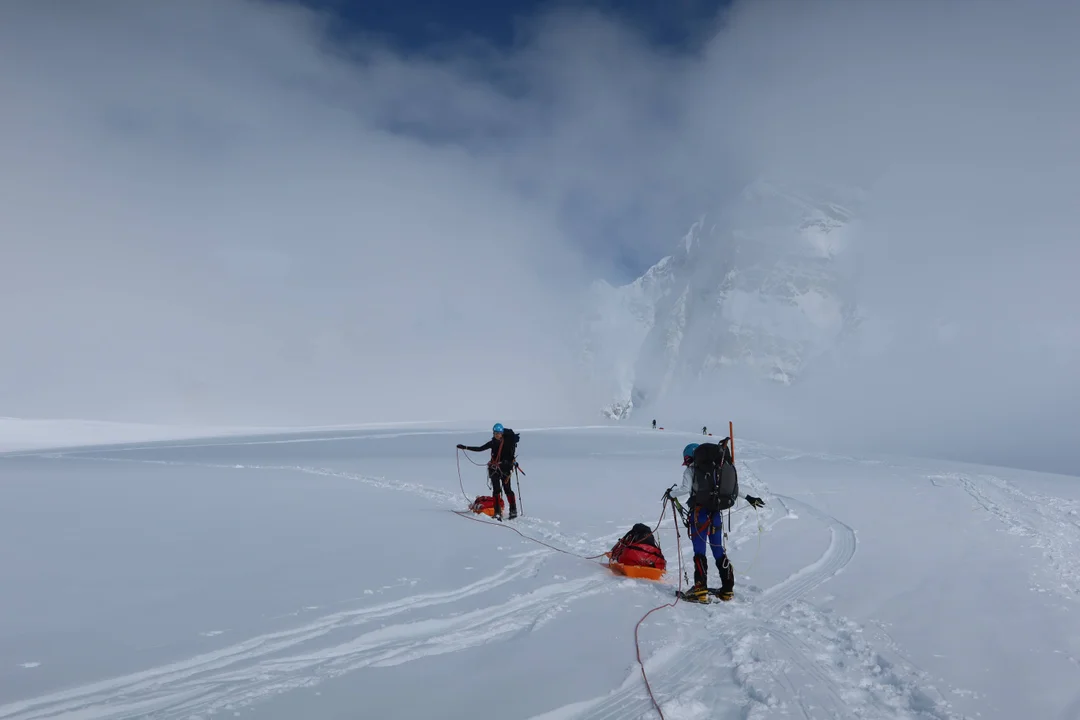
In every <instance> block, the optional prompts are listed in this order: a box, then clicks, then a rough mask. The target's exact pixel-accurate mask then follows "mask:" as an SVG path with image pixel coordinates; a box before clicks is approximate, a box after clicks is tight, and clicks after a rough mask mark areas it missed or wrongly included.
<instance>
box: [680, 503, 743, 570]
mask: <svg viewBox="0 0 1080 720" xmlns="http://www.w3.org/2000/svg"><path fill="white" fill-rule="evenodd" d="M720 513H721V511H720V510H717V511H715V512H709V511H707V510H703V509H702V508H701V507H700V506H698V507H694V508H691V509H690V512H689V513H688V514H687V517H688V520H689V524H688V526H687V528H686V530H687V532H689V533H690V541H691V542H693V543H694V585H696V586H704V585H706V584H707V580H708V576H709V565H708V561H706V559H705V543H706V540H707V541H708V544H709V546H710V547H711V548H712V554H713V557H714V558H716V569H717V571H718V572H719V573H720V589H721V590H731V589H733V588H734V587H735V570H734V569H733V568H732V567H731V562H729V561H728V559H727V555H726V554H725V553H724V520H723V518H722V517H721V515H720Z"/></svg>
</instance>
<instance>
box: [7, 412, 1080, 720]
mask: <svg viewBox="0 0 1080 720" xmlns="http://www.w3.org/2000/svg"><path fill="white" fill-rule="evenodd" d="M510 420H511V419H507V418H504V421H505V422H507V424H512V425H514V426H515V429H516V430H517V431H518V432H520V433H521V435H522V444H521V453H520V461H521V464H522V466H523V468H525V469H526V471H527V473H528V475H527V476H526V477H524V478H521V479H520V488H521V495H520V497H521V509H522V512H523V514H522V516H521V517H520V518H518V520H516V521H514V522H513V523H505V524H500V523H496V522H494V521H491V520H487V519H480V518H478V517H477V516H471V515H469V514H468V513H466V515H465V516H461V515H456V514H455V513H454V511H461V510H464V508H465V507H466V506H467V501H468V500H471V498H472V496H474V495H476V494H482V493H484V491H485V482H484V471H483V468H482V467H474V466H472V465H470V464H468V463H466V462H464V461H461V475H460V478H459V476H458V472H457V469H456V467H455V451H454V445H455V443H457V442H459V441H465V442H477V441H479V440H482V439H484V437H485V436H486V434H487V433H488V432H489V430H488V429H487V428H486V427H485V428H477V427H475V426H471V425H457V426H452V427H447V426H444V425H429V424H425V423H417V424H415V425H407V426H402V425H399V426H386V427H379V426H377V425H372V426H369V427H367V428H363V429H341V430H322V431H318V432H316V431H300V430H298V431H296V432H290V433H280V432H279V433H273V434H259V435H254V436H241V435H231V436H222V437H202V438H194V437H187V436H189V435H190V433H191V431H192V429H190V428H185V429H178V430H177V432H178V433H181V432H182V434H183V435H184V436H185V439H177V440H163V439H161V433H162V432H163V431H161V430H160V429H158V430H154V431H150V430H147V429H139V428H137V427H135V426H132V427H131V428H129V430H130V433H131V434H130V438H129V439H131V440H132V442H131V443H127V444H121V445H115V444H113V445H106V444H99V445H89V446H86V445H84V446H80V447H68V446H66V444H67V443H72V442H76V443H82V442H86V437H87V434H86V433H74V434H73V436H70V437H69V436H66V435H64V434H63V433H64V432H70V431H72V430H73V427H72V425H71V424H70V423H67V424H63V425H58V426H57V434H56V435H55V436H54V437H53V441H52V444H51V447H43V443H44V440H43V438H41V437H39V436H38V437H33V438H31V439H32V440H33V443H32V446H30V443H28V446H27V447H26V448H25V449H22V450H13V451H11V452H8V453H6V454H2V455H0V474H2V477H3V478H4V481H3V482H2V483H0V577H3V578H4V592H3V593H0V718H2V719H3V720H39V719H41V718H60V717H63V718H80V719H82V720H107V719H112V720H118V719H120V718H159V719H168V718H177V719H178V720H179V719H183V720H191V719H192V718H201V719H207V718H212V717H223V716H227V717H257V718H272V719H277V718H281V719H283V720H284V719H285V718H297V717H305V718H332V717H363V718H369V717H370V718H392V717H393V718H414V717H417V718H418V717H425V718H426V717H438V718H446V719H447V720H457V719H459V718H460V719H461V720H466V719H468V720H476V719H477V718H493V719H494V718H499V719H500V720H501V719H503V718H506V719H509V720H513V719H517V718H520V719H523V720H524V719H526V718H532V719H533V720H571V719H574V718H580V719H582V720H601V719H602V718H611V719H614V718H620V719H626V720H638V719H640V720H646V719H648V720H652V719H654V718H657V717H659V715H658V714H657V712H656V709H655V708H654V707H653V704H652V701H651V699H650V697H649V694H648V692H647V690H646V687H645V684H644V681H643V678H642V674H641V671H642V667H641V666H639V665H638V663H637V660H636V646H635V642H634V628H635V624H636V623H638V621H639V620H641V618H642V616H643V615H644V614H645V613H646V612H648V611H649V610H650V609H653V608H657V607H659V608H660V609H659V610H657V611H656V612H654V613H653V614H652V615H650V616H649V617H648V618H647V619H646V620H645V621H644V622H642V623H641V626H640V637H639V639H640V650H641V658H642V661H643V663H644V670H645V672H646V674H647V677H648V680H649V684H650V686H651V688H652V690H653V693H654V695H655V697H656V700H657V702H658V703H659V705H660V708H661V709H662V711H663V713H664V717H665V718H666V719H667V720H704V719H705V718H710V719H714V720H729V719H730V720H735V719H736V718H738V719H740V720H742V719H745V718H751V719H752V720H771V719H773V718H776V719H780V718H790V717H799V718H806V719H807V720H817V719H819V718H820V719H822V720H824V719H825V718H851V719H854V720H914V719H915V718H929V719H932V720H976V719H978V720H1009V719H1011V718H1016V717H1039V718H1071V717H1076V715H1077V712H1078V711H1080V692H1078V690H1077V687H1078V685H1077V682H1076V680H1077V677H1078V673H1080V632H1078V630H1080V627H1078V619H1077V602H1078V601H1080V560H1078V558H1080V552H1078V549H1080V482H1077V479H1076V478H1073V477H1064V476H1057V475H1049V474H1045V473H1035V472H1026V471H1020V470H1007V469H1002V468H992V467H985V466H978V465H970V464H961V463H952V462H944V461H933V460H925V459H919V458H904V457H873V456H842V455H830V454H827V453H821V452H817V451H812V450H811V451H804V450H799V449H793V448H785V447H779V446H777V445H775V444H772V443H768V442H762V441H760V440H758V439H755V438H742V439H737V442H736V445H735V450H736V463H737V465H738V468H739V471H740V484H741V485H742V486H743V491H744V492H747V493H751V494H754V495H757V496H761V497H762V498H764V500H765V502H766V503H767V504H766V506H765V507H764V508H763V509H762V510H761V511H759V512H757V511H754V510H753V509H751V508H750V507H749V506H748V505H746V504H745V503H741V504H740V506H739V507H738V508H737V509H736V510H735V511H734V512H732V513H731V515H730V518H729V519H730V523H729V527H728V528H727V530H728V533H729V537H728V540H727V543H728V550H729V553H730V556H731V558H732V562H733V564H734V566H735V572H736V599H735V600H734V601H733V602H731V603H724V604H717V605H709V606H704V607H703V606H699V605H692V604H687V603H678V604H675V605H673V606H671V605H670V603H671V601H672V600H673V590H674V588H675V587H677V586H678V585H679V583H680V582H681V581H684V579H683V578H681V577H680V573H679V571H678V569H679V566H680V564H681V565H682V567H683V568H684V569H685V568H687V567H689V565H690V553H691V552H692V551H691V549H690V547H689V545H688V542H687V539H686V537H685V532H683V531H682V529H681V528H679V529H678V530H677V529H676V528H675V527H674V526H673V525H672V524H671V522H672V521H671V517H670V514H669V515H668V516H667V517H661V515H660V510H661V502H660V497H661V494H662V493H663V490H664V488H666V487H667V486H668V485H670V484H671V483H672V482H674V481H676V480H677V479H678V477H679V476H680V474H681V468H680V457H679V456H680V451H681V447H682V446H683V444H684V443H685V442H687V441H688V440H689V439H692V438H695V437H697V438H700V435H697V434H696V433H694V432H690V431H689V430H692V429H687V428H681V429H680V428H674V427H668V429H667V430H665V431H659V430H656V431H653V430H650V429H647V428H635V427H632V426H631V425H630V424H623V425H620V426H593V427H552V426H532V425H529V424H528V423H525V422H521V423H517V422H511V421H510ZM14 424H15V421H14V420H12V421H11V422H9V423H8V425H7V426H6V427H7V429H8V430H12V429H13V426H14ZM738 427H739V426H738V424H737V423H736V433H737V437H739V436H738ZM113 430H114V431H116V430H118V429H117V428H113ZM35 432H37V431H36V430H35ZM151 438H153V440H152V441H151ZM119 440H120V437H119V433H118V432H114V433H113V434H112V435H111V436H110V438H109V440H108V441H109V442H117V441H119ZM6 444H7V446H8V447H12V446H14V445H16V444H17V443H16V442H15V441H14V440H9V441H8V442H7V443H6ZM658 520H659V521H660V525H659V529H658V533H657V538H658V540H659V542H660V545H661V548H662V549H663V551H664V553H665V555H666V556H667V557H668V559H669V562H670V563H671V568H672V570H671V572H669V575H668V577H667V578H665V580H664V581H663V582H659V583H654V582H649V581H644V580H633V579H628V578H622V577H618V576H615V575H613V574H612V573H611V572H610V571H608V570H607V569H606V568H604V567H602V566H601V565H600V564H598V562H597V561H596V560H590V559H588V558H589V557H590V556H595V555H597V554H598V553H602V552H604V551H605V550H607V549H609V548H610V547H611V546H612V544H614V542H615V540H616V539H617V538H618V537H619V536H620V535H621V534H622V533H624V532H625V531H626V530H628V529H629V528H630V527H631V526H632V524H633V523H636V522H645V523H648V524H649V525H650V526H654V525H656V523H657V522H658ZM511 528H513V530H516V531H517V532H514V531H512V530H511ZM710 565H711V563H710ZM710 570H711V573H712V575H711V577H713V578H715V576H716V571H715V568H710Z"/></svg>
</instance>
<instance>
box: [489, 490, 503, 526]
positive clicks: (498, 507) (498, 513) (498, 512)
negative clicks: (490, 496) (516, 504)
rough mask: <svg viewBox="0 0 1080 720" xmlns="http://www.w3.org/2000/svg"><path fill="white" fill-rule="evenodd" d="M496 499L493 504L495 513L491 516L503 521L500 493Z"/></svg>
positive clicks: (492, 507)
mask: <svg viewBox="0 0 1080 720" xmlns="http://www.w3.org/2000/svg"><path fill="white" fill-rule="evenodd" d="M494 500H495V503H494V504H493V505H492V506H491V509H492V510H493V511H494V514H493V515H492V516H491V517H493V518H495V519H496V520H498V521H499V522H502V497H501V496H499V495H495V496H494Z"/></svg>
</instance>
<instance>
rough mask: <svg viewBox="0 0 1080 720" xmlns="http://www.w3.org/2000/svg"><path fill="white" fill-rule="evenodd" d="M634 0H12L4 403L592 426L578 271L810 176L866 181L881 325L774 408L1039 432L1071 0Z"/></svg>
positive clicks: (1048, 410) (1048, 358)
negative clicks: (357, 0)
mask: <svg viewBox="0 0 1080 720" xmlns="http://www.w3.org/2000/svg"><path fill="white" fill-rule="evenodd" d="M407 6H408V7H410V8H411V9H412V10H413V11H415V12H418V13H422V12H423V11H424V7H425V6H423V5H415V6H410V5H409V4H408V3H405V2H402V3H398V4H395V6H394V7H396V8H406V7H407ZM595 7H600V9H595ZM642 7H645V6H642V5H636V6H631V7H629V9H628V10H625V11H620V10H619V7H618V4H617V3H614V2H611V3H606V4H605V5H604V6H602V7H601V6H594V9H590V8H588V7H586V6H584V5H583V4H581V3H573V4H563V5H561V6H559V7H554V6H548V5H543V4H540V3H518V4H511V5H507V6H500V9H498V10H492V9H490V8H489V12H487V13H485V12H484V10H483V8H482V7H481V6H479V5H477V6H475V7H474V6H473V5H470V4H466V5H463V6H461V8H462V9H461V12H460V14H458V15H452V14H451V15H447V14H446V13H445V12H444V13H441V14H437V16H436V17H435V21H434V22H432V23H431V24H430V25H428V26H425V27H424V28H423V29H422V30H421V29H420V26H419V25H418V26H417V28H418V29H417V32H416V34H415V35H410V34H409V33H408V31H407V28H408V27H409V24H408V21H407V18H408V17H412V15H409V14H408V13H406V12H405V11H404V10H401V11H400V12H398V13H397V14H396V15H394V16H393V19H392V21H391V20H389V19H388V20H385V21H382V22H378V21H376V20H374V19H373V17H376V16H374V15H372V13H370V12H368V13H366V14H365V13H364V12H361V11H358V10H357V9H356V7H353V8H352V9H350V8H349V7H348V6H347V4H344V3H341V2H337V0H325V2H320V3H317V4H316V5H315V6H314V9H313V8H312V7H305V6H302V5H299V4H295V3H264V2H254V1H253V0H192V1H191V2H185V3H168V4H165V3H145V2H138V1H137V0H129V1H110V2H106V1H102V2H96V3H85V2H77V1H71V2H50V3H41V2H29V1H26V2H9V3H4V4H2V5H0V96H2V97H3V98H4V100H3V103H2V106H0V158H2V168H3V170H2V171H0V243H2V250H3V260H4V262H3V263H2V264H0V300H2V302H3V305H2V310H0V331H2V332H3V333H4V344H3V346H2V349H0V364H2V365H0V368H2V375H0V402H2V403H3V407H4V409H3V410H2V411H0V412H2V413H3V414H7V415H45V416H57V415H66V416H81V417H88V416H90V417H112V418H132V419H192V420H212V421H216V422H252V421H261V422H274V421H281V422H306V421H312V422H324V421H325V422H330V421H346V420H357V421H360V420H382V419H385V420H405V419H409V420H413V419H420V420H423V419H448V418H458V417H464V418H477V419H483V418H487V417H489V416H493V415H494V416H498V417H506V416H507V414H508V413H518V414H519V415H522V416H524V415H527V416H531V417H537V418H540V417H550V418H556V417H558V418H569V417H576V418H584V419H589V418H591V417H593V413H594V411H595V409H594V408H592V407H587V406H583V405H582V403H581V398H582V397H584V395H583V393H582V390H583V388H582V387H581V386H580V385H579V384H578V379H577V375H576V374H575V370H574V362H575V360H576V354H577V353H578V346H576V344H575V343H576V342H577V338H576V337H575V336H574V332H575V331H576V326H575V323H576V321H577V318H576V315H575V314H576V313H578V312H580V311H581V310H582V307H581V303H582V299H581V294H580V293H581V291H582V290H583V289H584V288H585V286H586V284H587V282H588V281H589V280H590V279H592V278H596V277H605V278H608V279H612V280H625V279H629V278H631V277H632V276H633V275H634V273H636V272H640V270H641V269H643V268H645V267H647V266H648V265H649V264H651V263H652V262H654V261H655V260H657V259H659V258H660V257H661V256H662V255H663V254H665V253H666V252H667V251H668V249H669V248H670V247H671V245H672V243H673V242H674V241H675V240H677V239H678V238H679V237H680V236H681V235H682V234H683V233H684V232H685V230H686V228H687V227H688V226H689V224H690V223H692V222H693V221H694V220H696V219H697V217H698V216H699V215H700V214H701V213H702V212H706V211H710V210H713V209H714V208H718V207H721V206H723V204H724V202H725V201H727V200H728V199H730V197H731V196H732V194H733V193H735V192H736V191H737V190H738V189H739V188H741V187H742V186H743V185H745V184H746V183H748V182H750V181H752V180H754V179H757V178H759V177H797V176H803V177H814V178H817V179H825V180H828V181H832V182H840V183H848V184H856V185H859V186H860V187H863V188H865V189H866V190H867V191H868V192H869V198H870V199H869V202H868V205H867V209H866V215H865V218H864V221H863V225H862V235H861V236H860V239H859V242H860V245H859V252H860V253H861V254H862V256H863V261H864V264H863V267H864V272H863V275H862V300H863V301H864V303H865V304H866V305H867V307H868V308H869V310H870V311H871V312H872V314H873V317H874V318H875V323H876V324H875V326H874V328H875V332H878V333H879V336H880V337H888V338H891V342H892V343H893V344H891V345H887V346H886V347H887V348H888V350H887V351H884V352H881V351H879V352H877V354H876V355H869V356H868V357H863V358H861V359H860V360H859V361H858V364H857V366H856V367H855V368H854V369H853V368H852V367H846V368H845V369H844V370H843V371H841V372H832V373H830V372H822V373H821V377H818V378H816V379H815V380H814V382H813V383H808V385H807V387H806V388H805V389H804V390H803V391H801V394H793V395H792V396H791V397H790V398H789V399H788V400H786V401H784V402H788V403H790V402H795V401H796V400H794V398H798V400H797V402H798V403H799V405H798V407H797V408H795V410H797V411H798V412H793V413H792V416H795V415H798V416H799V417H805V418H807V419H808V420H809V419H811V418H816V419H815V420H814V426H815V427H816V428H818V432H822V431H821V428H823V427H831V426H835V427H837V428H840V427H843V428H845V429H844V431H843V432H844V433H845V434H848V435H851V434H853V433H854V434H858V432H866V427H867V424H868V423H867V422H866V420H865V417H866V416H867V415H874V414H880V415H881V416H882V417H883V418H885V417H887V418H889V419H888V420H887V421H885V420H883V422H882V427H883V428H884V429H886V430H887V431H888V432H892V433H895V434H896V436H897V438H898V439H900V440H898V442H899V443H900V444H907V445H919V444H921V447H927V448H929V447H931V446H932V445H933V446H943V445H947V446H959V445H964V446H965V447H967V446H970V447H974V448H976V451H978V449H979V448H980V447H985V444H986V442H987V441H986V438H987V437H988V436H990V435H993V436H994V437H995V438H997V437H1001V436H1006V437H1007V438H1008V439H1007V441H1002V442H1008V443H1012V446H1013V449H1012V450H1010V452H1011V453H1012V456H1013V457H1018V455H1017V453H1020V452H1030V451H1031V450H1030V448H1032V447H1033V446H1034V445H1036V444H1038V445H1039V446H1040V447H1042V448H1043V449H1042V450H1040V451H1039V452H1040V453H1046V452H1050V451H1051V450H1053V449H1055V448H1058V449H1060V448H1061V447H1063V446H1064V444H1066V442H1067V439H1068V438H1069V437H1071V436H1072V435H1071V434H1070V432H1071V431H1069V430H1067V428H1069V427H1075V425H1069V423H1070V422H1075V421H1076V419H1077V415H1076V411H1075V410H1073V409H1072V408H1074V407H1076V406H1077V402H1076V401H1078V400H1080V392H1078V387H1077V385H1078V382H1077V376H1078V372H1077V365H1076V361H1077V358H1078V352H1077V348H1078V346H1080V329H1078V328H1080V323H1078V321H1077V318H1076V311H1077V308H1080V297H1078V292H1077V288H1078V287H1080V286H1078V284H1077V283H1076V282H1075V280H1074V275H1075V273H1076V268H1077V267H1080V243H1078V240H1077V233H1076V230H1075V228H1076V226H1077V223H1076V218H1075V215H1076V214H1077V203H1076V198H1077V197H1080V192H1078V191H1080V177H1078V174H1080V134H1078V133H1077V131H1076V128H1077V127H1080V115H1078V109H1080V91H1078V90H1077V84H1076V82H1075V78H1076V77H1080V49H1077V47H1078V45H1077V43H1076V41H1075V37H1076V28H1077V27H1080V5H1078V4H1076V3H1074V2H1068V1H1066V0H1016V1H1015V2H1004V1H1000V2H986V3H972V2H966V1H962V0H956V1H952V2H950V1H948V0H922V1H920V2H902V1H900V0H896V1H894V2H887V1H884V0H883V1H881V2H877V1H866V2H860V3H855V2H849V1H847V0H833V1H830V0H823V1H821V2H818V1H814V0H803V1H801V2H780V1H776V2H764V1H762V2H736V3H735V4H734V5H731V6H728V5H726V4H723V5H721V4H719V3H711V4H710V3H702V2H686V3H671V4H669V5H666V6H665V7H669V8H670V11H669V12H667V13H663V14H661V15H660V19H661V20H660V21H658V20H656V16H655V14H654V16H653V21H649V20H648V18H649V15H648V13H647V12H645V11H643V10H642V9H641V8H642ZM327 10H330V11H332V12H330V13H327V12H325V11H327ZM429 11H430V9H429ZM414 14H415V13H414ZM378 17H384V18H389V17H390V16H389V15H381V16H378ZM661 21H662V22H661ZM660 26H662V27H663V32H658V31H656V30H653V31H650V32H644V31H642V28H656V27H660ZM402 28H405V30H403V29H402ZM823 398H829V400H828V402H824V401H823ZM777 402H780V401H779V400H778V401H777ZM823 403H824V404H823ZM496 408H497V409H496ZM747 412H749V410H747ZM822 413H828V414H826V415H824V416H823V415H822ZM915 428H919V429H917V430H916V429H915ZM931 429H932V432H931ZM1055 432H1056V433H1057V435H1053V433H1055ZM1048 437H1053V438H1054V439H1053V440H1052V441H1051V440H1047V438H1048ZM867 442H869V439H868V440H867ZM998 442H999V441H997V440H995V442H994V447H995V448H1000V445H999V444H998ZM980 443H981V444H982V445H980Z"/></svg>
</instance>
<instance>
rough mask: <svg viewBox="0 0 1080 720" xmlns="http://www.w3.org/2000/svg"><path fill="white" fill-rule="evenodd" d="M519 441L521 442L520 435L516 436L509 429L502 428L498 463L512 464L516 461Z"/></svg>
mask: <svg viewBox="0 0 1080 720" xmlns="http://www.w3.org/2000/svg"><path fill="white" fill-rule="evenodd" d="M519 440H521V435H518V434H517V433H516V432H514V431H513V430H511V429H510V428H503V446H502V452H501V453H500V455H499V462H500V463H512V462H514V461H515V460H516V459H517V446H518V441H519Z"/></svg>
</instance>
